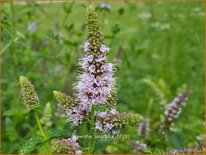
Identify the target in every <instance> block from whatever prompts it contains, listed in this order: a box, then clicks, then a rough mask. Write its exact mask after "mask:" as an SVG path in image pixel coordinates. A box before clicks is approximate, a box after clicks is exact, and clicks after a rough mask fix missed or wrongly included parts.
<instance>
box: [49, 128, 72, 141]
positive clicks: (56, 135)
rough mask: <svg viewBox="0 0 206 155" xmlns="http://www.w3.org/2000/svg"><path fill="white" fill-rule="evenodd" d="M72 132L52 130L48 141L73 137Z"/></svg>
mask: <svg viewBox="0 0 206 155" xmlns="http://www.w3.org/2000/svg"><path fill="white" fill-rule="evenodd" d="M71 134H72V133H71V131H66V130H52V131H50V133H49V136H48V139H49V140H51V139H54V138H65V137H69V136H71Z"/></svg>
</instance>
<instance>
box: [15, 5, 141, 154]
mask: <svg viewBox="0 0 206 155" xmlns="http://www.w3.org/2000/svg"><path fill="white" fill-rule="evenodd" d="M87 28H88V32H87V37H86V41H85V43H84V47H83V51H84V53H85V56H84V57H83V58H82V59H80V62H79V64H80V66H81V74H80V75H79V76H78V78H77V79H78V82H77V83H76V85H75V88H74V89H75V94H74V95H73V97H70V96H68V95H66V94H65V93H63V92H60V91H56V90H55V91H53V94H54V97H55V98H56V100H57V101H58V103H59V104H61V105H62V106H63V107H64V108H65V110H66V115H67V117H68V122H69V125H70V126H71V129H74V132H75V127H77V126H81V125H83V124H84V123H88V124H89V128H88V134H89V139H88V140H87V139H83V140H84V141H85V143H87V148H86V149H83V148H81V144H80V143H79V142H78V136H81V135H78V133H76V134H73V135H72V136H71V134H68V133H67V132H66V133H65V132H63V131H55V132H54V131H53V132H52V131H48V130H47V134H45V131H44V130H43V128H42V125H41V123H43V122H44V123H45V120H47V119H45V118H43V119H41V120H42V121H40V120H39V118H38V115H37V113H38V111H39V108H38V107H39V105H40V103H39V99H38V96H37V94H36V92H35V91H34V88H33V86H32V84H31V83H30V82H29V80H28V79H27V78H26V77H23V76H21V77H20V84H21V88H22V93H23V99H24V101H25V104H26V107H27V109H28V110H29V111H31V112H33V113H34V115H35V118H36V121H37V124H38V127H39V130H40V133H41V137H40V140H39V139H38V140H37V139H35V141H32V140H30V141H29V142H28V143H31V144H32V145H29V144H28V143H26V144H25V145H24V146H23V147H22V148H21V149H20V151H19V152H20V153H28V152H29V153H30V151H33V150H34V149H33V148H34V147H33V146H35V147H36V146H37V145H44V146H45V149H46V150H47V153H66V154H81V153H88V154H92V153H95V144H96V137H97V135H100V134H112V135H119V134H120V133H121V131H120V129H121V128H124V127H125V126H126V125H138V124H139V123H141V122H142V121H143V117H142V116H141V115H139V114H132V113H126V112H119V111H117V110H116V109H115V105H116V102H117V89H116V79H115V77H114V71H115V66H114V65H113V64H112V63H109V62H108V60H107V54H108V52H109V51H110V48H109V47H107V46H106V45H105V42H104V37H103V34H102V32H101V31H100V26H99V23H98V20H97V15H96V13H95V9H94V8H93V7H92V6H89V7H88V8H87ZM46 108H47V109H49V106H48V105H47V107H46ZM40 110H41V109H40ZM45 113H46V112H45ZM47 115H48V114H47ZM48 116H49V117H50V115H48ZM46 124H47V126H49V127H50V126H51V122H50V123H46ZM69 136H70V137H71V138H70V137H69ZM50 142H51V143H50ZM27 144H28V145H27ZM49 144H50V145H49ZM28 146H29V147H28ZM30 146H32V147H30ZM28 148H29V149H28Z"/></svg>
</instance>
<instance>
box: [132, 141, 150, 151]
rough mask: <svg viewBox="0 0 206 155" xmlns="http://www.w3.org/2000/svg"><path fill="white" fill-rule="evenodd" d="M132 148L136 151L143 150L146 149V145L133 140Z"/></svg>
mask: <svg viewBox="0 0 206 155" xmlns="http://www.w3.org/2000/svg"><path fill="white" fill-rule="evenodd" d="M133 148H134V150H136V151H139V152H144V151H145V150H146V149H147V145H146V144H142V143H140V142H139V141H135V142H133Z"/></svg>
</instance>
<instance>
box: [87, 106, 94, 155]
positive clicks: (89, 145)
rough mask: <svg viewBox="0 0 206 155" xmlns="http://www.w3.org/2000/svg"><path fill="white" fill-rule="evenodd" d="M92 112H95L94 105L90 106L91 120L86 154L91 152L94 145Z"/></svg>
mask: <svg viewBox="0 0 206 155" xmlns="http://www.w3.org/2000/svg"><path fill="white" fill-rule="evenodd" d="M94 112H95V106H94V105H93V106H92V111H91V120H90V132H89V134H90V139H89V143H88V154H92V153H93V149H94V148H93V147H94Z"/></svg>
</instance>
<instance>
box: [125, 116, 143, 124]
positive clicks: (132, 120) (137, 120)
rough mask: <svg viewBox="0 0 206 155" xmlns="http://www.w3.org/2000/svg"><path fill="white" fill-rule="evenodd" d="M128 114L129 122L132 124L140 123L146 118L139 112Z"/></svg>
mask: <svg viewBox="0 0 206 155" xmlns="http://www.w3.org/2000/svg"><path fill="white" fill-rule="evenodd" d="M128 115H129V124H130V125H136V124H139V123H141V122H143V120H144V118H143V117H142V116H141V115H139V114H132V113H129V114H128Z"/></svg>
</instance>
